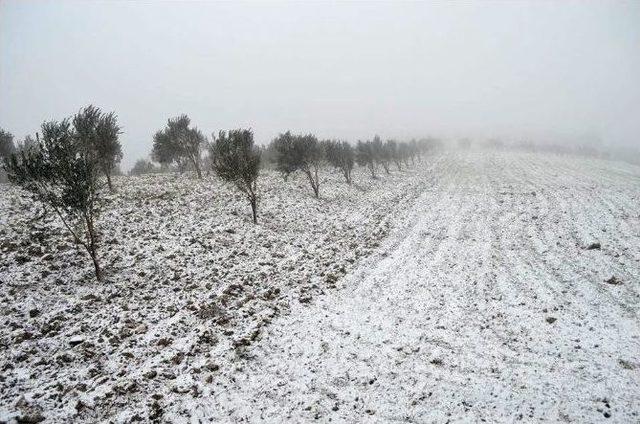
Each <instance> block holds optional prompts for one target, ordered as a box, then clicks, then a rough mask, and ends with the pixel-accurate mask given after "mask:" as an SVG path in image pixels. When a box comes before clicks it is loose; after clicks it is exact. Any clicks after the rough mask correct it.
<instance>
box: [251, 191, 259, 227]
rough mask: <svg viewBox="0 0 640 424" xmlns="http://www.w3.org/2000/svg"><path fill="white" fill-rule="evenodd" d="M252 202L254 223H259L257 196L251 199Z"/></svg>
mask: <svg viewBox="0 0 640 424" xmlns="http://www.w3.org/2000/svg"><path fill="white" fill-rule="evenodd" d="M250 202H251V213H252V215H253V223H254V224H257V223H258V205H257V203H258V202H257V201H256V198H255V196H252V197H251V199H250Z"/></svg>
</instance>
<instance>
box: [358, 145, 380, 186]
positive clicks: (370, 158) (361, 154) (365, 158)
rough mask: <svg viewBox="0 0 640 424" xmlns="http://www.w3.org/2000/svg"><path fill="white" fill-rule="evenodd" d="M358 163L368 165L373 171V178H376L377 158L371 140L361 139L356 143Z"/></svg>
mask: <svg viewBox="0 0 640 424" xmlns="http://www.w3.org/2000/svg"><path fill="white" fill-rule="evenodd" d="M356 163H357V164H358V165H360V166H366V167H367V168H369V171H370V172H371V178H376V158H375V154H374V151H373V146H372V145H371V142H370V141H360V140H358V144H357V145H356Z"/></svg>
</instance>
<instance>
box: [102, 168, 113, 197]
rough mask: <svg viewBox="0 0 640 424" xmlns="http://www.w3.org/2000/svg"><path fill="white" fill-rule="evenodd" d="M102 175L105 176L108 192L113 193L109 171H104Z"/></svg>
mask: <svg viewBox="0 0 640 424" xmlns="http://www.w3.org/2000/svg"><path fill="white" fill-rule="evenodd" d="M104 173H105V174H106V176H107V185H108V186H109V191H110V192H112V193H113V192H114V190H113V184H112V183H111V172H109V170H105V171H104Z"/></svg>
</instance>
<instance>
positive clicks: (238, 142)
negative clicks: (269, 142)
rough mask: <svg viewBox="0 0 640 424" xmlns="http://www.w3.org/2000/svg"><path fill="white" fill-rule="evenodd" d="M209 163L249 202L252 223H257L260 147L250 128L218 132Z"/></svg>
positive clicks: (214, 138) (212, 144)
mask: <svg viewBox="0 0 640 424" xmlns="http://www.w3.org/2000/svg"><path fill="white" fill-rule="evenodd" d="M210 153H211V154H210V156H211V159H212V161H211V164H212V167H213V170H214V171H215V173H216V174H217V175H218V176H219V177H220V178H222V179H223V180H224V181H227V182H229V183H232V184H234V185H235V186H236V187H237V188H238V190H240V191H241V192H242V193H243V194H244V195H245V196H246V198H247V200H248V201H249V204H250V205H251V212H252V215H253V223H254V224H257V223H258V190H257V188H258V187H257V181H258V175H259V173H260V149H259V148H258V147H257V146H255V145H254V143H253V132H252V131H251V130H249V129H237V130H231V131H229V133H228V134H227V133H226V132H225V131H220V132H219V133H218V136H217V137H215V136H213V143H211V152H210Z"/></svg>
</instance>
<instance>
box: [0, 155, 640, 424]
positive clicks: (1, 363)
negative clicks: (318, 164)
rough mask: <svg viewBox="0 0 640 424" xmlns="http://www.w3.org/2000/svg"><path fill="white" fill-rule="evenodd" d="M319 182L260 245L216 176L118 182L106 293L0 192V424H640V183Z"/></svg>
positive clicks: (524, 164)
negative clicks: (33, 420)
mask: <svg viewBox="0 0 640 424" xmlns="http://www.w3.org/2000/svg"><path fill="white" fill-rule="evenodd" d="M325 179H327V181H326V182H325V184H324V186H323V187H322V188H321V190H324V193H323V198H322V199H320V200H316V199H314V198H312V197H311V196H310V190H309V189H308V187H306V186H305V185H304V180H302V179H301V178H296V179H294V180H293V181H290V182H289V183H288V184H285V185H281V184H279V183H278V177H277V176H276V175H273V174H268V175H267V176H266V178H265V181H264V182H263V187H264V197H263V202H262V205H261V206H262V216H261V224H260V225H258V226H257V227H256V226H253V225H251V224H250V223H249V210H248V205H246V204H245V202H243V201H242V199H240V198H239V196H238V197H237V199H236V200H234V201H233V202H228V201H227V200H226V199H227V197H226V195H227V194H228V193H230V191H229V189H228V188H226V187H224V186H223V185H222V184H220V183H219V182H215V181H211V179H208V180H207V181H205V182H202V183H201V182H195V181H193V180H188V179H185V177H179V176H176V177H166V176H165V177H158V176H155V177H145V178H121V179H120V180H119V181H118V183H119V185H120V187H121V188H120V191H119V193H118V194H117V195H115V196H113V197H112V198H111V207H110V208H109V209H108V211H107V212H106V213H105V215H104V217H103V225H104V227H105V228H113V230H110V231H106V232H105V235H104V240H105V243H106V246H107V247H106V248H105V251H104V252H103V254H104V255H105V257H106V258H105V261H106V262H108V263H112V265H111V275H110V277H109V278H110V280H111V282H110V283H108V284H103V285H98V284H96V283H94V282H93V281H92V279H91V268H90V264H89V263H88V262H87V261H86V258H85V257H84V256H83V255H81V254H79V253H77V252H76V249H75V248H74V247H73V246H72V243H71V241H70V240H69V239H68V237H66V236H64V233H63V232H62V230H61V229H60V227H59V225H58V224H56V221H55V220H54V219H53V218H51V219H49V218H47V219H46V220H45V221H44V222H40V221H35V224H32V225H35V226H36V228H35V229H30V228H29V227H28V226H26V225H25V223H26V222H27V221H28V220H30V219H32V218H33V216H34V214H35V211H33V210H30V211H29V212H20V211H22V210H23V209H28V208H26V207H25V206H24V203H23V202H22V201H21V200H19V197H18V195H17V192H16V191H14V190H10V191H6V190H5V191H4V192H3V193H2V194H0V222H3V223H4V222H6V223H7V224H8V226H3V229H2V233H0V243H2V244H1V248H2V259H1V260H0V280H1V281H2V286H1V288H0V296H1V298H0V300H1V301H2V304H3V317H2V322H1V323H0V330H1V335H0V337H1V339H0V349H1V350H0V370H1V372H2V374H1V375H2V377H1V379H0V389H1V395H0V420H1V419H3V418H4V419H7V418H11V417H13V416H16V414H23V416H24V415H25V414H29V413H30V414H32V415H34V414H38V413H39V414H41V415H42V416H44V417H46V418H48V419H49V420H50V421H51V422H57V421H59V422H63V421H116V422H118V421H134V420H140V421H148V420H158V421H167V422H188V421H192V422H197V421H198V420H199V419H201V420H205V421H208V420H211V421H214V422H238V421H245V422H256V421H264V422H288V421H290V422H300V421H311V420H316V419H317V420H320V421H321V422H326V421H333V422H363V421H368V422H394V421H400V422H447V421H453V422H459V421H463V422H481V421H486V422H514V421H523V422H531V421H542V420H544V421H547V422H602V421H603V420H606V419H607V418H608V420H609V421H611V422H638V421H640V384H639V382H640V317H639V312H640V168H639V167H634V166H632V165H626V164H621V163H617V162H607V161H600V160H591V159H584V158H572V157H567V156H556V155H543V154H525V153H514V152H482V151H445V152H442V153H438V154H434V155H432V156H431V157H430V158H428V160H426V161H425V162H423V163H422V164H416V166H415V167H413V168H412V169H411V170H410V171H408V172H402V173H398V172H394V173H393V175H392V176H383V178H381V179H380V180H377V181H371V180H369V179H368V178H367V176H366V174H365V173H364V172H362V171H360V172H359V173H358V175H357V177H356V182H357V186H356V187H353V188H349V187H348V186H346V184H344V183H341V182H340V179H339V177H338V176H337V175H336V176H332V175H331V174H329V173H327V174H326V176H325ZM44 226H46V227H52V226H53V227H54V228H56V229H58V230H59V231H58V234H57V235H54V236H53V237H49V236H47V235H46V234H47V233H46V232H44V231H43V229H42V227H44ZM29 240H37V241H38V242H37V245H36V247H33V245H32V244H30V243H31V242H29ZM38 246H39V247H38ZM60 246H62V248H61V247H60ZM50 253H51V254H50ZM612 277H613V279H612ZM612 283H615V284H612Z"/></svg>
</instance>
